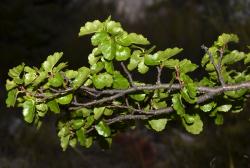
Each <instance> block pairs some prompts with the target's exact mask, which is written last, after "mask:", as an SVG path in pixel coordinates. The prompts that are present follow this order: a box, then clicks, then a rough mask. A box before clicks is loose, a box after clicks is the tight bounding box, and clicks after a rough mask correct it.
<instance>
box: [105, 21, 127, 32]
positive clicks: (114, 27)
mask: <svg viewBox="0 0 250 168" xmlns="http://www.w3.org/2000/svg"><path fill="white" fill-rule="evenodd" d="M106 28H107V31H108V32H109V33H111V34H112V35H117V34H118V33H121V32H123V29H122V27H121V24H120V23H119V22H115V21H112V20H109V21H107V22H106Z"/></svg>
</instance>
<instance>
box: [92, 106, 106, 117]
mask: <svg viewBox="0 0 250 168" xmlns="http://www.w3.org/2000/svg"><path fill="white" fill-rule="evenodd" d="M104 110H105V107H95V108H94V118H95V120H98V119H99V118H100V117H101V116H102V114H103V112H104Z"/></svg>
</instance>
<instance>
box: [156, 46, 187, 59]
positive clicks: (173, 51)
mask: <svg viewBox="0 0 250 168" xmlns="http://www.w3.org/2000/svg"><path fill="white" fill-rule="evenodd" d="M182 50H183V49H182V48H178V47H175V48H167V49H166V50H164V51H158V52H157V53H155V54H157V55H158V59H159V60H160V61H165V60H167V59H169V58H171V57H173V56H175V55H177V54H179V53H180V52H181V51H182Z"/></svg>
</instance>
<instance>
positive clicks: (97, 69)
mask: <svg viewBox="0 0 250 168" xmlns="http://www.w3.org/2000/svg"><path fill="white" fill-rule="evenodd" d="M103 68H104V64H103V62H97V63H95V64H93V65H92V66H91V68H90V70H91V73H92V74H96V73H98V72H100V71H101V70H103Z"/></svg>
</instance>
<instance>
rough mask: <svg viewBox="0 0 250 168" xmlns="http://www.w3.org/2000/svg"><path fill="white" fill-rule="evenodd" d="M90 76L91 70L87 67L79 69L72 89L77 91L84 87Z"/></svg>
mask: <svg viewBox="0 0 250 168" xmlns="http://www.w3.org/2000/svg"><path fill="white" fill-rule="evenodd" d="M89 75H90V69H89V68H87V67H81V68H79V69H78V74H77V76H76V78H75V79H74V80H73V82H72V87H73V88H74V89H77V88H79V87H81V86H82V85H83V83H84V82H85V81H86V80H87V79H88V77H89Z"/></svg>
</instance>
